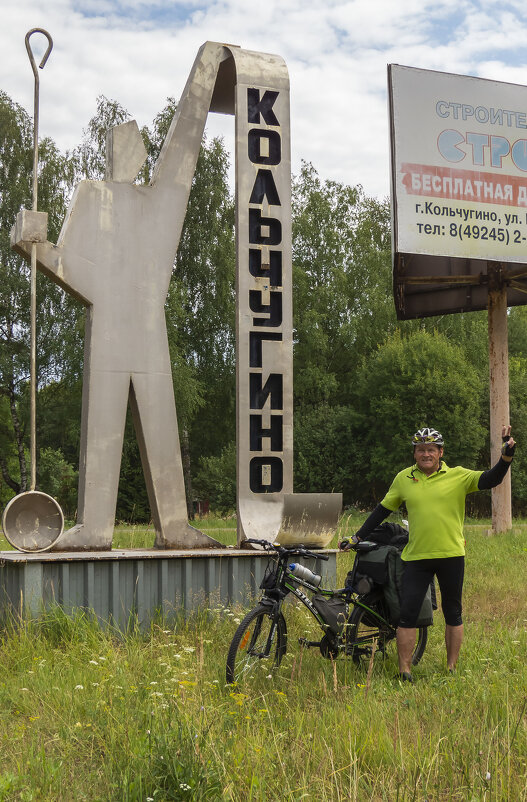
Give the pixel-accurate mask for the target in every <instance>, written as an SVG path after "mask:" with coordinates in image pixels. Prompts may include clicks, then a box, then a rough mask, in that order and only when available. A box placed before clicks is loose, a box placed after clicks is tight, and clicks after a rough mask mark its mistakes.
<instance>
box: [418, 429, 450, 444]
mask: <svg viewBox="0 0 527 802" xmlns="http://www.w3.org/2000/svg"><path fill="white" fill-rule="evenodd" d="M418 443H433V444H434V445H436V446H444V445H445V444H444V442H443V435H442V434H440V433H439V432H438V431H437V429H430V428H429V427H428V426H426V427H425V428H424V429H418V430H417V432H416V433H415V434H414V436H413V437H412V446H416V445H418Z"/></svg>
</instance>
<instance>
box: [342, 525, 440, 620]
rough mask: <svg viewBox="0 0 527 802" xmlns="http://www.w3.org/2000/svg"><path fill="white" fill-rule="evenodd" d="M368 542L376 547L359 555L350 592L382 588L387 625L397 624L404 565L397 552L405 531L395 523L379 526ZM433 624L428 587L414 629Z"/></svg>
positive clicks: (347, 583) (400, 547)
mask: <svg viewBox="0 0 527 802" xmlns="http://www.w3.org/2000/svg"><path fill="white" fill-rule="evenodd" d="M368 541H370V542H372V543H378V544H379V547H378V548H376V549H372V550H371V551H367V552H363V553H362V554H361V553H360V552H359V553H358V556H357V568H356V571H355V576H354V580H353V585H352V589H353V590H354V591H355V593H359V594H361V595H364V594H365V593H369V592H370V590H373V589H374V588H382V591H383V595H384V598H385V600H386V603H387V605H388V609H389V612H390V623H391V624H393V625H394V626H395V625H396V624H398V622H399V616H400V593H401V584H402V572H403V567H404V562H403V560H402V559H401V552H402V550H403V548H404V546H405V545H406V544H407V543H408V532H407V530H406V529H404V528H403V527H402V526H399V524H394V523H383V524H381V525H380V526H378V527H377V528H376V529H374V530H373V532H372V533H371V534H370V535H369V537H368ZM352 573H353V572H352V571H350V572H349V573H348V578H347V581H346V585H349V583H350V581H351V577H352ZM433 623H434V619H433V606H432V594H431V587H430V588H428V590H427V592H426V596H425V599H424V601H423V604H422V606H421V610H420V611H419V616H418V619H417V623H416V626H417V627H428V626H431V624H433Z"/></svg>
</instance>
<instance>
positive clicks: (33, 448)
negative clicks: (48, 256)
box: [26, 28, 53, 490]
mask: <svg viewBox="0 0 527 802" xmlns="http://www.w3.org/2000/svg"><path fill="white" fill-rule="evenodd" d="M34 33H42V34H44V36H46V37H47V40H48V47H47V50H46V52H45V53H44V57H43V59H42V61H41V62H40V64H39V65H38V66H39V67H40V69H42V68H43V66H44V64H45V63H46V61H47V60H48V56H49V54H50V53H51V48H52V47H53V40H52V38H51V36H50V35H49V33H48V32H47V31H45V30H44V29H43V28H32V29H31V30H30V31H28V32H27V33H26V50H27V54H28V56H29V60H30V62H31V69H32V70H33V75H34V76H35V92H34V104H33V109H34V113H33V206H32V209H33V211H34V212H36V211H38V106H39V77H38V70H37V65H36V62H35V57H34V56H33V51H32V50H31V45H30V43H29V39H30V37H31V35H32V34H34ZM30 453H31V484H30V488H29V489H30V490H34V489H35V487H36V484H37V243H36V242H33V244H32V245H31V338H30Z"/></svg>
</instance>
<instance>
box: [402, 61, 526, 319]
mask: <svg viewBox="0 0 527 802" xmlns="http://www.w3.org/2000/svg"><path fill="white" fill-rule="evenodd" d="M388 88H389V99H390V122H391V161H392V217H393V220H392V222H393V229H392V230H393V253H394V292H395V301H396V307H397V313H398V316H399V317H400V318H412V317H423V316H427V315H434V314H443V313H445V312H458V311H469V310H475V309H484V308H486V304H487V293H488V275H489V270H488V266H489V264H490V263H492V264H493V265H494V266H495V265H496V264H499V265H500V266H501V267H500V270H502V273H503V275H504V276H505V277H506V283H507V302H508V305H509V306H511V305H516V304H523V303H525V302H526V301H527V296H526V295H525V292H526V291H527V281H525V279H524V276H523V274H524V273H525V274H527V268H525V265H526V264H527V87H524V86H518V85H515V84H508V83H502V82H498V81H490V80H486V79H482V78H473V77H469V76H464V75H452V74H448V73H441V72H434V71H432V70H421V69H416V68H413V67H403V66H399V65H395V64H392V65H389V67H388ZM524 281H525V286H523V284H524Z"/></svg>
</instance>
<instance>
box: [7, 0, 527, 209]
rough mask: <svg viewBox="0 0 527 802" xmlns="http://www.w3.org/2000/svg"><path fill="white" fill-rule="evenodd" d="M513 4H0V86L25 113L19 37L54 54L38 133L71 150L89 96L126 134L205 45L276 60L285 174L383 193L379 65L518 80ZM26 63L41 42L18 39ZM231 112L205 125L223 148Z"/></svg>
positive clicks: (382, 72) (28, 93)
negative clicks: (109, 104)
mask: <svg viewBox="0 0 527 802" xmlns="http://www.w3.org/2000/svg"><path fill="white" fill-rule="evenodd" d="M524 9H525V3H524V2H523V0H500V2H494V0H480V2H478V1H477V0H443V1H442V2H441V0H439V2H438V0H433V1H430V0H404V2H397V0H347V1H346V0H131V1H130V2H119V1H118V0H45V1H44V0H38V2H35V0H6V2H5V4H4V7H3V8H2V12H1V22H2V25H1V28H0V52H1V64H0V89H2V90H3V91H4V92H6V93H7V94H8V95H9V96H10V97H11V98H12V99H13V100H14V101H16V102H17V103H20V104H21V105H22V106H24V107H25V108H26V109H27V110H28V111H29V112H30V113H31V114H32V110H33V85H34V84H33V73H32V71H31V67H30V64H29V60H28V57H27V53H26V50H25V46H24V37H25V34H26V32H27V31H28V30H30V29H31V28H35V27H40V28H45V29H46V30H48V31H49V33H50V34H51V36H52V37H53V40H54V49H53V52H52V54H51V56H50V59H49V61H48V63H47V64H46V66H45V67H44V69H43V70H42V71H41V72H40V87H41V89H40V92H41V104H40V134H41V135H49V136H51V137H52V138H53V139H54V140H55V141H56V143H57V144H58V146H59V147H60V148H61V149H63V150H66V149H71V148H72V147H74V146H75V145H77V144H78V143H79V142H80V140H81V138H82V129H83V128H85V127H86V124H87V122H88V120H89V119H90V117H91V116H92V115H93V114H94V112H95V103H96V98H97V96H98V95H101V94H102V95H105V96H106V97H107V98H110V99H112V100H118V101H119V102H120V103H121V104H122V105H123V106H124V107H125V108H126V109H127V110H128V111H129V112H130V114H131V115H132V117H134V118H135V119H137V121H138V123H139V126H142V125H145V124H146V125H151V123H152V120H153V118H154V116H155V115H156V113H157V112H158V111H160V110H161V109H162V108H163V107H164V105H165V101H166V98H167V97H170V96H173V97H175V98H176V99H177V98H178V97H179V95H180V93H181V90H182V88H183V85H184V83H185V80H186V78H187V76H188V73H189V71H190V68H191V66H192V62H193V60H194V57H195V55H196V52H197V50H198V48H199V46H200V45H201V44H202V43H203V42H205V41H206V40H213V41H221V42H228V43H230V44H237V45H240V46H241V47H244V48H247V49H250V50H258V51H262V52H268V53H277V54H279V55H280V56H282V57H283V58H284V59H285V61H286V63H287V65H288V68H289V73H290V79H291V126H292V159H293V171H294V172H296V171H298V168H299V165H300V160H301V159H306V160H307V161H311V162H312V163H313V164H314V166H315V167H316V168H317V169H318V171H319V173H320V174H321V176H322V177H323V178H331V179H336V180H339V181H343V182H345V183H349V184H362V185H363V187H364V189H365V191H366V192H367V193H368V194H369V195H375V196H378V197H383V196H385V195H387V194H388V192H389V172H388V171H389V160H388V116H387V102H386V65H387V64H388V63H397V64H406V65H409V66H415V67H424V68H427V69H434V70H443V71H447V72H455V73H461V74H467V75H475V76H480V77H484V78H492V79H495V80H502V81H511V82H513V83H519V84H527V48H526V43H527V11H525V10H524ZM31 42H32V45H33V47H34V51H35V55H36V56H37V58H38V57H39V56H40V55H41V54H42V53H43V51H44V48H45V45H46V40H45V38H44V37H42V36H36V35H35V36H34V37H32V39H31ZM233 128H234V123H233V118H232V117H224V116H219V115H211V116H210V117H209V123H208V125H207V129H208V131H209V133H211V134H214V135H215V134H224V136H225V140H226V144H227V145H228V146H231V145H232V134H233Z"/></svg>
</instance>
